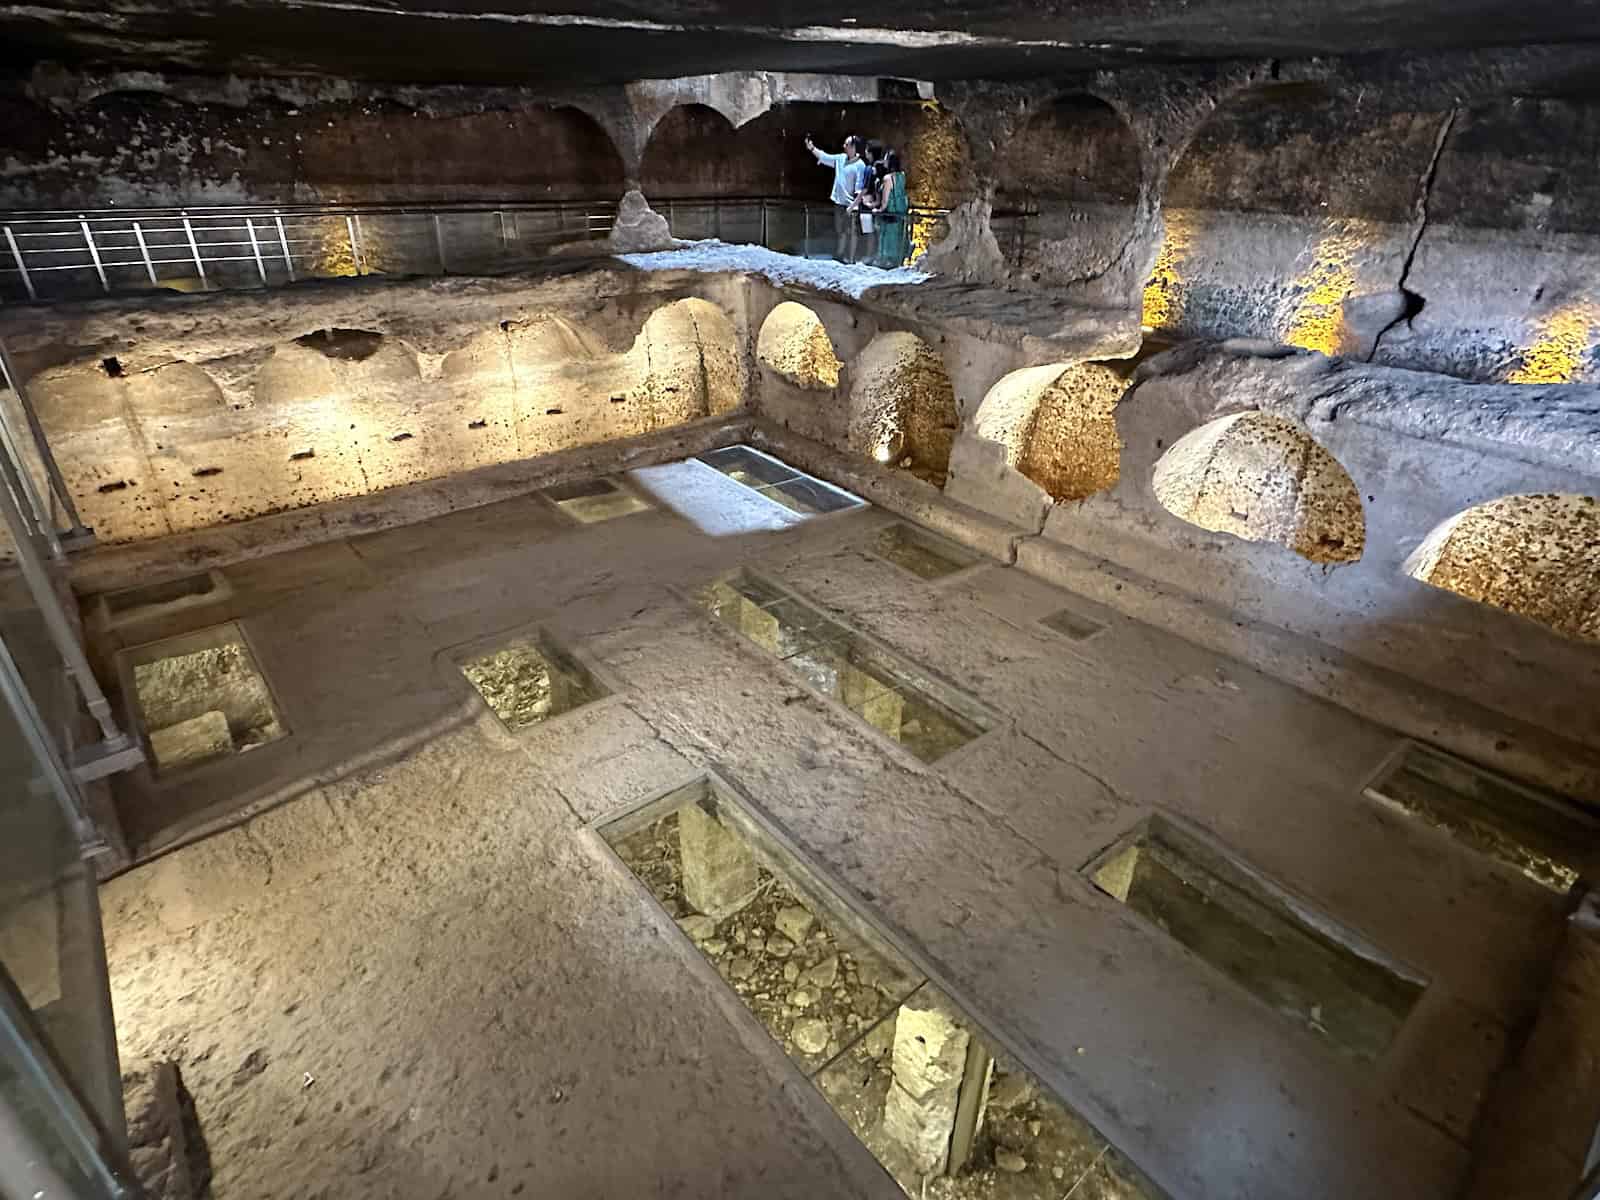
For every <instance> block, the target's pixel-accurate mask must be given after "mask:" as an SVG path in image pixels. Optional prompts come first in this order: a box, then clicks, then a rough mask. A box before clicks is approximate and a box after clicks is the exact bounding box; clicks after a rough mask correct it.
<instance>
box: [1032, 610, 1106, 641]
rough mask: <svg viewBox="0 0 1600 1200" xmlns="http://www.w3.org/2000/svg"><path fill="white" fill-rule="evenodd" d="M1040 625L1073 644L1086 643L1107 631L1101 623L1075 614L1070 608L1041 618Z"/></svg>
mask: <svg viewBox="0 0 1600 1200" xmlns="http://www.w3.org/2000/svg"><path fill="white" fill-rule="evenodd" d="M1039 624H1041V625H1043V626H1044V627H1045V628H1046V629H1051V630H1054V631H1055V632H1056V633H1059V634H1061V636H1062V637H1064V638H1066V639H1067V640H1068V641H1073V642H1086V641H1088V640H1089V639H1090V638H1092V637H1093V636H1094V635H1095V634H1097V633H1103V632H1104V631H1105V626H1104V625H1102V624H1101V623H1100V622H1099V621H1094V620H1091V619H1090V618H1088V617H1085V616H1083V615H1082V614H1080V613H1075V612H1073V611H1072V610H1071V609H1070V608H1063V609H1062V610H1061V611H1060V612H1054V613H1051V614H1050V615H1049V616H1048V617H1043V618H1041V619H1040V621H1039Z"/></svg>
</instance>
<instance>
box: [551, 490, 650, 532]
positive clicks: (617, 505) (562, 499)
mask: <svg viewBox="0 0 1600 1200" xmlns="http://www.w3.org/2000/svg"><path fill="white" fill-rule="evenodd" d="M545 495H546V496H548V497H550V499H552V500H554V501H555V502H556V505H557V507H559V508H560V509H561V511H562V512H564V513H566V514H567V515H568V516H571V517H572V518H573V519H575V520H578V521H581V522H583V524H585V525H594V524H598V523H599V522H601V521H610V520H613V519H615V518H617V517H625V516H627V515H629V514H630V513H636V512H647V511H649V509H650V505H649V504H648V503H646V502H645V501H644V500H642V499H641V498H640V497H638V496H636V495H634V494H633V493H632V492H631V491H629V490H628V489H627V488H625V487H622V486H621V485H620V484H616V483H613V482H612V481H611V480H609V479H586V480H583V481H581V482H579V483H569V484H563V485H561V486H559V487H553V488H546V489H545Z"/></svg>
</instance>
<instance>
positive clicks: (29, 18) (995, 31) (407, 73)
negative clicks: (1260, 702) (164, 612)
mask: <svg viewBox="0 0 1600 1200" xmlns="http://www.w3.org/2000/svg"><path fill="white" fill-rule="evenodd" d="M884 24H892V25H893V26H894V27H893V28H881V27H876V28H875V27H873V25H874V22H873V19H872V17H871V16H870V15H869V16H864V15H863V10H862V9H861V8H860V6H859V5H858V4H854V3H848V2H846V0H818V2H817V3H810V4H805V5H800V4H792V3H789V4H780V5H773V6H770V7H767V8H765V9H763V10H762V11H761V13H760V16H759V17H755V18H752V15H751V12H750V8H749V6H747V5H743V4H738V3H735V2H734V0H676V2H673V0H666V2H662V3H633V2H628V0H612V2H598V3H597V2H593V0H590V2H585V0H569V3H567V4H563V5H559V6H555V5H538V4H529V3H526V2H524V0H497V2H496V3H495V5H494V6H493V7H492V8H487V7H485V6H483V5H481V4H469V3H466V2H464V0H402V2H401V3H378V2H377V0H299V2H296V3H293V4H287V3H281V2H273V0H254V2H251V0H186V2H179V3H173V4H168V5H160V6H153V5H149V4H145V3H142V2H139V3H134V2H131V0H115V2H113V3H111V4H99V3H90V2H88V0H72V2H69V3H61V2H59V0H58V2H56V3H48V2H47V3H34V4H27V5H23V4H5V5H0V55H3V56H4V60H5V61H8V62H9V63H11V64H12V65H14V66H27V65H29V64H31V63H32V62H35V61H39V60H40V59H45V58H59V59H63V60H66V61H76V62H82V61H100V62H113V63H115V62H132V61H139V62H142V63H145V64H151V65H154V64H157V63H161V64H165V65H168V66H177V67H185V68H192V69H204V70H212V71H245V72H253V73H262V74H285V73H289V74H295V73H306V74H329V75H341V76H351V77H361V78H370V79H386V80H411V81H418V82H429V81H434V82H437V81H460V82H511V81H517V80H525V79H528V78H531V77H540V78H543V79H557V80H561V81H565V82H610V81H620V80H625V79H630V78H634V79H637V78H650V77H659V76H664V75H682V74H688V73H699V72H706V73H710V72H717V71H726V70H736V69H766V70H803V71H849V72H855V73H870V74H883V75H906V76H913V77H918V78H930V79H939V78H960V77H969V78H970V77H977V76H993V77H1006V76H1026V75H1043V74H1050V73H1054V72H1063V71H1073V70H1086V69H1093V68H1099V67H1106V66H1115V65H1119V64H1127V63H1130V62H1138V61H1147V62H1148V61H1152V60H1211V59H1219V58H1230V57H1241V56H1247V57H1257V56H1259V57H1305V56H1314V55H1324V54H1332V55H1339V54H1355V53H1364V52H1371V51H1381V50H1411V51H1425V50H1430V49H1467V48H1481V47H1488V46H1503V45H1508V44H1524V45H1528V44H1534V43H1575V42H1583V41H1592V40H1595V39H1600V6H1597V5H1594V4H1587V3H1580V4H1576V5H1574V4H1572V3H1570V2H1568V0H1522V2H1517V0H1358V2H1356V3H1349V4H1339V5H1331V4H1326V3H1313V2H1308V0H1293V2H1291V3H1282V2H1274V0H1191V2H1190V3H1187V4H1184V5H1175V4H1171V3H1169V2H1167V0H1110V2H1109V3H1103V2H1102V3H1095V2H1091V0H1054V2H1052V3H1048V4H1026V3H1019V2H1017V0H1010V2H1006V3H1000V2H995V0H988V2H985V0H943V2H934V3H929V2H926V0H925V2H924V3H922V4H920V5H917V6H916V7H915V8H912V9H906V8H903V7H902V8H897V9H895V11H894V13H893V16H892V17H886V18H885V19H884Z"/></svg>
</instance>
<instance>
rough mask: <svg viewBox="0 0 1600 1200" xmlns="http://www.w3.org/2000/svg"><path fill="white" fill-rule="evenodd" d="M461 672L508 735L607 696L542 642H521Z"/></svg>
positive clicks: (559, 652)
mask: <svg viewBox="0 0 1600 1200" xmlns="http://www.w3.org/2000/svg"><path fill="white" fill-rule="evenodd" d="M461 672H462V674H464V675H465V676H466V677H467V680H468V682H470V683H471V684H472V686H473V687H474V688H476V689H477V691H478V694H479V695H480V696H482V697H483V700H484V703H486V704H487V705H488V706H489V707H490V708H491V709H493V710H494V714H495V716H497V717H499V718H500V720H501V721H503V722H504V723H505V725H506V727H507V728H508V729H525V728H527V727H528V726H530V725H537V724H538V723H539V722H541V721H547V720H549V719H550V718H551V717H557V716H560V715H561V714H562V713H567V712H571V711H572V710H573V709H575V708H581V707H582V706H583V705H585V704H589V703H592V702H593V701H595V700H599V699H602V698H603V697H605V696H607V695H609V691H608V690H607V688H606V687H605V685H604V684H602V683H601V682H600V681H599V680H598V679H596V678H595V677H594V676H593V675H592V674H591V673H590V672H589V670H588V668H586V667H585V666H584V665H583V664H582V663H580V662H578V661H577V659H575V658H573V657H572V656H571V655H570V654H568V653H567V652H566V651H564V650H562V649H561V648H560V647H559V646H556V645H555V644H554V643H553V642H551V641H550V640H549V639H548V638H545V637H543V636H537V637H536V636H527V637H520V638H517V639H515V640H514V641H512V642H510V643H508V644H506V645H504V646H502V647H500V648H498V649H496V650H493V651H491V652H489V653H487V654H484V655H480V656H479V657H477V658H474V659H472V660H470V661H468V662H465V663H462V664H461Z"/></svg>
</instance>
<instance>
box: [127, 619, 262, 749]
mask: <svg viewBox="0 0 1600 1200" xmlns="http://www.w3.org/2000/svg"><path fill="white" fill-rule="evenodd" d="M118 662H119V674H120V675H121V678H122V683H123V692H124V694H125V695H127V696H129V697H130V698H131V699H132V702H133V707H134V709H135V715H136V717H137V719H138V721H139V725H140V727H141V728H142V729H143V731H144V734H145V738H146V741H147V743H148V745H149V750H150V757H151V761H152V762H153V763H154V765H155V768H156V771H157V772H158V773H160V774H165V773H168V772H171V771H174V770H177V769H179V768H182V767H190V766H196V765H198V764H200V763H203V762H209V761H212V760H214V759H220V758H226V757H229V756H231V755H235V754H242V753H244V752H246V751H249V750H254V749H256V748H257V747H258V746H264V745H266V744H267V743H269V742H274V741H277V740H278V739H279V738H281V737H283V736H284V735H285V734H286V733H287V732H288V731H287V729H285V727H284V724H283V721H282V720H281V718H280V717H279V716H278V708H277V705H276V703H275V702H274V701H273V698H272V691H271V689H270V688H268V686H267V681H266V678H265V677H264V676H263V675H262V673H261V668H260V666H259V665H258V664H257V663H256V658H255V655H254V653H252V652H251V649H250V645H249V643H248V642H247V641H246V640H245V637H244V631H243V630H242V629H241V628H240V627H239V625H238V624H237V623H236V622H232V621H230V622H228V623H227V624H226V625H217V626H213V627H212V628H210V629H201V630H198V631H196V632H194V633H187V634H184V635H183V636H181V637H175V638H167V639H165V640H163V641H159V642H152V643H150V644H149V645H146V646H138V647H135V648H134V649H132V650H125V651H123V652H122V654H121V655H119V656H118Z"/></svg>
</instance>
